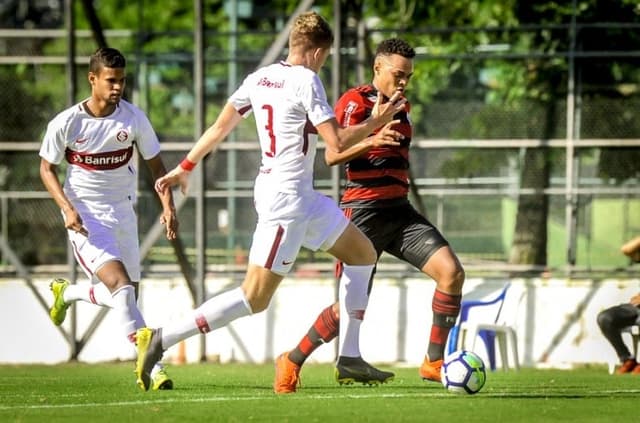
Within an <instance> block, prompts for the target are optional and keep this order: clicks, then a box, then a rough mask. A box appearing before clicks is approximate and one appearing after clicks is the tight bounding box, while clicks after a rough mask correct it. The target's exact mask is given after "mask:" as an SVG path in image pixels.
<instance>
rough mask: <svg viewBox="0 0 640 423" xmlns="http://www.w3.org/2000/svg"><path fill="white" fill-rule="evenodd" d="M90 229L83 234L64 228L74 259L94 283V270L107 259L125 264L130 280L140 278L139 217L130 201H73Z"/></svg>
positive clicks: (96, 280)
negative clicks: (86, 234) (86, 235)
mask: <svg viewBox="0 0 640 423" xmlns="http://www.w3.org/2000/svg"><path fill="white" fill-rule="evenodd" d="M74 206H75V207H76V210H78V213H79V214H80V217H82V222H83V224H84V227H85V228H87V231H88V232H89V237H85V236H84V235H81V234H79V233H77V232H75V231H67V233H68V235H69V240H70V241H71V246H72V248H73V253H74V255H75V256H76V260H77V261H78V263H79V264H80V266H81V267H82V269H83V270H84V272H85V273H86V274H87V276H88V277H89V278H90V279H91V280H92V282H94V283H96V282H98V281H99V280H98V279H97V277H96V276H95V273H96V271H97V270H98V269H99V268H100V266H102V265H103V264H105V263H106V262H108V261H113V260H117V261H120V262H122V263H123V264H124V267H125V269H127V273H128V274H129V277H130V278H131V281H132V282H138V281H140V246H139V241H138V220H137V216H136V213H135V211H134V209H133V204H132V203H131V201H123V202H120V203H118V204H103V203H95V202H82V203H77V202H76V203H74Z"/></svg>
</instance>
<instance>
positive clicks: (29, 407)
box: [0, 389, 640, 411]
mask: <svg viewBox="0 0 640 423" xmlns="http://www.w3.org/2000/svg"><path fill="white" fill-rule="evenodd" d="M616 394H618V395H619V394H636V395H637V394H640V389H615V390H605V391H591V392H588V393H586V394H584V395H580V394H571V393H566V394H565V393H561V392H549V393H526V392H508V393H506V392H491V393H481V394H479V395H478V397H484V398H486V397H489V398H510V397H511V398H554V397H555V398H563V397H566V396H570V397H572V398H581V397H584V398H585V399H586V398H594V397H602V396H607V395H616ZM455 396H458V395H456V394H452V393H449V392H438V393H435V392H425V393H415V392H414V393H406V394H402V393H393V394H391V393H390V394H344V393H340V394H323V395H285V396H282V395H275V394H270V395H264V396H247V397H233V396H217V397H216V396H212V397H199V398H184V397H179V398H178V397H174V398H162V399H155V400H140V401H116V402H99V403H98V402H87V403H71V404H37V405H1V404H0V411H3V410H43V409H61V408H85V407H121V406H129V405H133V406H139V405H143V404H171V403H175V402H180V403H185V402H191V403H206V402H225V401H228V402H231V401H257V400H260V401H264V400H265V399H276V400H280V399H301V400H306V399H329V400H331V399H344V398H348V399H370V398H425V397H428V398H445V397H447V398H452V397H455ZM459 396H463V395H459Z"/></svg>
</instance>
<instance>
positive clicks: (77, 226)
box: [40, 159, 88, 236]
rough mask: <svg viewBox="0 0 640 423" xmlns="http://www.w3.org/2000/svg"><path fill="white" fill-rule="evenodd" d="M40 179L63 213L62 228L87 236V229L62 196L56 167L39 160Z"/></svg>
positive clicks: (65, 197) (67, 199) (64, 196)
mask: <svg viewBox="0 0 640 423" xmlns="http://www.w3.org/2000/svg"><path fill="white" fill-rule="evenodd" d="M40 179H41V180H42V183H43V184H44V186H45V188H47V191H49V194H51V197H52V198H53V201H55V202H56V204H57V205H58V207H60V210H62V213H64V226H65V228H67V229H70V230H72V231H76V232H79V233H82V234H84V235H85V236H86V235H87V234H88V233H87V229H86V228H85V227H84V226H83V224H82V218H81V217H80V215H79V214H78V211H77V210H76V209H75V207H73V204H71V201H69V198H67V196H66V195H65V194H64V191H63V190H62V185H60V181H59V180H58V166H57V165H55V164H53V163H50V162H49V161H47V160H45V159H40Z"/></svg>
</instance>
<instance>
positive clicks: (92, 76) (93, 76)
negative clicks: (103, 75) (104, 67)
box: [87, 72, 96, 85]
mask: <svg viewBox="0 0 640 423" xmlns="http://www.w3.org/2000/svg"><path fill="white" fill-rule="evenodd" d="M87 80H88V81H89V84H90V85H93V84H94V83H95V81H96V74H95V73H93V72H89V74H88V75H87Z"/></svg>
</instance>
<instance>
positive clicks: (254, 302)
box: [136, 201, 304, 390]
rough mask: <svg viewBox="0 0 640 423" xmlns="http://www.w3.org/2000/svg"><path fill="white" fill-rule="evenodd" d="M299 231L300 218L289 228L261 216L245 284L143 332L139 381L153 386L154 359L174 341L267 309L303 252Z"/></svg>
mask: <svg viewBox="0 0 640 423" xmlns="http://www.w3.org/2000/svg"><path fill="white" fill-rule="evenodd" d="M285 203H286V201H285ZM299 229H300V228H298V227H296V222H293V223H291V224H290V225H289V226H286V227H285V226H283V225H281V224H279V223H278V222H274V221H273V220H270V219H268V218H264V217H263V218H261V219H259V221H258V225H257V226H256V230H255V232H254V235H253V241H252V245H251V250H250V252H249V266H248V268H247V273H246V275H245V279H244V281H243V283H242V285H241V286H240V287H237V288H234V289H231V290H229V291H226V292H223V293H221V294H218V295H216V296H214V297H212V298H210V299H209V300H207V301H206V302H204V303H203V304H201V305H200V306H199V307H198V308H196V309H195V310H194V311H193V312H192V313H191V315H189V316H186V317H185V318H183V319H180V320H177V321H175V322H172V323H171V324H170V325H167V326H166V327H163V328H160V329H150V328H143V329H140V330H138V332H137V341H138V348H137V349H138V360H137V363H136V376H137V379H138V380H137V383H138V385H139V386H140V387H141V388H142V389H144V390H147V389H149V382H150V371H151V363H153V362H155V361H158V360H159V359H160V357H162V353H163V352H164V351H165V350H166V349H167V348H169V347H171V346H172V345H174V344H176V343H178V342H179V341H181V340H184V339H187V338H189V337H191V336H193V335H195V334H198V333H208V332H210V331H211V330H214V329H219V328H221V327H224V326H226V325H227V324H229V323H230V322H232V321H233V320H235V319H238V318H240V317H243V316H247V315H250V314H252V313H258V312H261V311H263V310H264V309H266V308H267V306H268V305H269V302H270V301H271V298H272V297H273V294H274V293H275V291H276V289H277V287H278V286H279V284H280V282H281V281H282V279H283V278H284V275H285V274H286V273H287V272H288V271H289V270H290V269H291V266H292V265H293V262H294V260H295V258H296V256H297V254H298V252H299V250H300V246H301V245H302V239H303V237H304V233H303V232H301V231H300V230H299ZM302 229H304V226H303V227H302Z"/></svg>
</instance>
